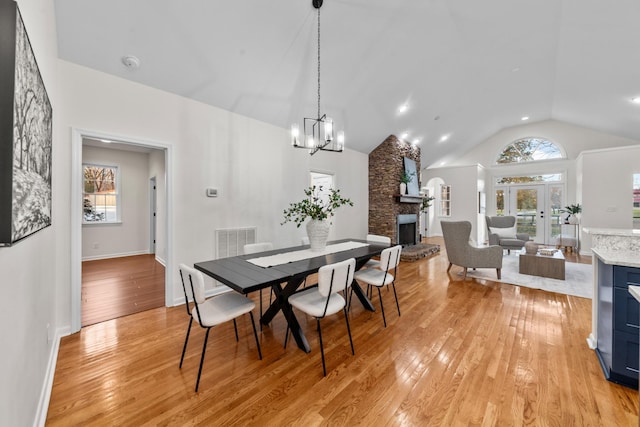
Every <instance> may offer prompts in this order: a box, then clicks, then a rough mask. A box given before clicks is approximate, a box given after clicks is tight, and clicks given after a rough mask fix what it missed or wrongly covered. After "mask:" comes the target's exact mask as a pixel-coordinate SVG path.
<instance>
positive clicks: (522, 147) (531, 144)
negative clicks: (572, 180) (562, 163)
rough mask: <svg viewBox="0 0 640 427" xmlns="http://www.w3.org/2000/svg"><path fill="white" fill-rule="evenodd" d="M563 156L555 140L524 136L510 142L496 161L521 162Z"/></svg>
mask: <svg viewBox="0 0 640 427" xmlns="http://www.w3.org/2000/svg"><path fill="white" fill-rule="evenodd" d="M561 158H562V152H561V151H560V149H559V148H558V146H557V145H555V144H554V143H553V142H551V141H549V140H546V139H543V138H523V139H519V140H517V141H515V142H513V143H512V144H509V145H508V146H507V147H506V148H505V149H504V151H503V152H502V153H500V155H499V156H498V159H497V160H496V163H498V164H505V163H521V162H533V161H537V160H548V159H561Z"/></svg>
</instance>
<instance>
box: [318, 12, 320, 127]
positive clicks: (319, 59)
mask: <svg viewBox="0 0 640 427" xmlns="http://www.w3.org/2000/svg"><path fill="white" fill-rule="evenodd" d="M319 118H320V8H319V7H318V119H319Z"/></svg>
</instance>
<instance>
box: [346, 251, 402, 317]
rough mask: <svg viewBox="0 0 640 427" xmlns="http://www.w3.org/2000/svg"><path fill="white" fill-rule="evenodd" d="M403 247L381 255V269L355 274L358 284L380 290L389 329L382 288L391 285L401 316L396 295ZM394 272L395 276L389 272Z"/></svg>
mask: <svg viewBox="0 0 640 427" xmlns="http://www.w3.org/2000/svg"><path fill="white" fill-rule="evenodd" d="M401 252H402V246H401V245H396V246H393V247H391V248H387V249H384V250H383V251H382V253H381V254H380V268H379V269H378V268H363V269H361V270H359V271H357V272H356V273H355V279H356V281H358V283H366V284H367V286H375V287H376V288H378V298H379V299H380V309H381V311H382V320H383V322H384V327H385V328H386V327H387V319H386V317H385V314H384V304H383V303H382V293H381V292H380V288H382V287H383V286H386V285H391V287H392V288H393V295H394V296H395V298H396V307H397V308H398V316H400V304H398V294H397V293H396V282H395V276H397V274H398V264H400V253H401ZM390 270H393V274H391V273H390V272H389V271H390Z"/></svg>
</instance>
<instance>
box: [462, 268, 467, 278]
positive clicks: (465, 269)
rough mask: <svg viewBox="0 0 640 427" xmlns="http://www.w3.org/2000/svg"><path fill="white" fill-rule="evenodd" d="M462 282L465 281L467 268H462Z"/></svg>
mask: <svg viewBox="0 0 640 427" xmlns="http://www.w3.org/2000/svg"><path fill="white" fill-rule="evenodd" d="M462 280H467V267H465V268H464V274H463V275H462Z"/></svg>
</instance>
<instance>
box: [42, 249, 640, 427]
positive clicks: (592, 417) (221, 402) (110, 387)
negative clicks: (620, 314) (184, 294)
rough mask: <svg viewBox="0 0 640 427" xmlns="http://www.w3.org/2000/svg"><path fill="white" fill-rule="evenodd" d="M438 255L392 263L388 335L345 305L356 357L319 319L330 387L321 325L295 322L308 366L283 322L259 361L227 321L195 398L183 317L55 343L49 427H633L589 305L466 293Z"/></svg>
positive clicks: (263, 335)
mask: <svg viewBox="0 0 640 427" xmlns="http://www.w3.org/2000/svg"><path fill="white" fill-rule="evenodd" d="M434 241H435V242H436V243H442V242H441V241H438V240H437V239H430V242H434ZM442 248H443V252H442V253H441V255H437V256H434V257H431V258H425V259H422V260H420V261H417V262H413V263H405V262H403V263H401V265H400V272H399V277H398V278H397V282H396V283H397V290H398V297H399V299H400V308H401V310H402V315H401V316H400V317H398V314H397V312H396V310H395V304H394V300H393V292H387V291H383V295H382V297H383V301H384V303H385V308H386V310H385V311H386V314H387V322H388V327H387V328H384V327H383V324H382V318H381V313H380V312H379V311H377V312H375V313H371V312H367V311H365V310H364V309H362V307H361V306H360V305H359V304H355V303H354V305H353V307H352V310H351V312H350V322H351V329H352V332H353V341H354V345H355V351H356V354H355V356H352V355H351V351H350V347H349V340H348V337H347V335H346V330H345V324H344V319H343V317H342V316H341V315H340V314H339V315H335V316H331V317H328V318H326V319H324V320H323V321H322V326H323V328H322V330H323V338H324V342H325V355H326V361H327V371H328V372H327V376H326V377H323V376H322V365H321V362H320V352H319V347H318V338H317V332H316V330H315V320H314V319H313V318H310V317H305V316H304V315H303V314H299V315H298V319H299V320H300V323H301V324H302V327H303V328H304V329H305V334H306V335H307V337H308V339H309V342H310V344H311V346H312V351H311V353H309V354H306V353H304V352H302V351H300V350H299V349H298V348H297V347H296V346H295V345H291V344H290V345H289V346H288V347H287V348H286V349H285V348H283V345H282V344H283V341H284V332H285V322H284V320H283V318H282V315H281V314H279V315H278V316H276V318H275V319H274V321H273V323H272V325H270V326H268V327H264V328H263V330H262V332H259V334H260V335H259V337H260V342H261V345H262V352H263V360H258V355H257V352H256V348H255V341H254V339H253V336H252V329H251V325H250V323H249V318H248V317H247V316H244V317H243V318H241V319H240V320H239V321H238V329H239V333H240V340H239V342H236V341H235V336H234V332H233V324H232V323H228V324H225V325H221V326H220V327H217V328H214V329H213V330H212V331H211V334H210V336H209V343H208V346H207V348H208V349H207V356H206V360H205V365H204V369H203V374H202V380H201V382H200V392H199V393H195V392H194V386H195V380H196V375H197V370H198V363H199V358H200V352H201V350H202V343H203V339H204V332H203V330H201V328H199V327H198V326H195V325H194V328H193V330H192V332H191V338H190V341H189V346H188V348H187V354H186V357H185V362H184V365H183V367H182V369H179V368H178V364H179V361H180V354H181V351H182V345H183V342H184V335H185V332H186V329H187V324H188V318H187V315H186V311H185V309H184V306H181V307H172V308H164V307H163V308H158V309H154V310H150V311H145V312H142V313H138V314H134V315H131V316H127V317H122V318H119V319H115V320H112V321H108V322H103V323H100V324H96V325H93V326H89V327H86V328H83V329H82V331H81V332H79V333H77V334H74V335H72V336H68V337H65V338H63V339H62V342H61V345H60V352H59V358H58V363H57V366H56V373H55V379H54V385H53V391H52V395H51V400H50V405H49V413H48V419H47V425H50V426H69V425H82V426H86V425H119V426H121V425H123V426H142V425H187V424H188V425H207V426H209V425H211V426H227V425H237V426H253V425H255V426H286V425H296V426H315V425H332V426H333V425H363V426H383V425H384V426H387V425H393V426H396V425H408V426H451V425H456V426H458V425H460V426H512V425H542V426H547V425H548V426H632V425H633V426H635V425H638V392H637V391H635V390H631V389H628V388H625V387H622V386H619V385H616V384H613V383H610V382H608V381H606V380H605V379H604V376H603V374H602V371H601V369H600V366H599V364H598V360H597V357H596V355H595V353H594V352H593V351H592V350H590V349H589V348H588V347H587V344H586V341H585V340H586V338H587V336H588V335H589V332H590V329H591V300H589V299H584V298H578V297H573V296H567V295H561V294H554V293H549V292H545V291H540V290H533V289H529V288H520V287H517V286H511V285H505V284H500V283H496V282H493V281H489V280H478V279H473V278H467V280H464V281H463V280H462V276H460V275H458V274H457V273H458V271H460V269H458V268H456V267H454V268H453V269H452V270H451V274H450V275H448V274H447V273H446V268H447V265H448V262H447V258H446V255H445V253H444V245H442ZM567 258H568V260H573V261H576V260H577V261H579V262H590V259H588V258H585V257H580V256H574V255H572V254H568V256H567ZM268 294H269V293H268V292H265V293H264V298H265V302H267V301H268ZM257 295H258V293H257V292H256V293H255V294H254V295H251V297H252V298H257ZM373 303H374V305H375V306H376V308H377V309H378V310H379V307H380V302H379V301H378V298H377V296H375V297H374V298H373Z"/></svg>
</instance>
